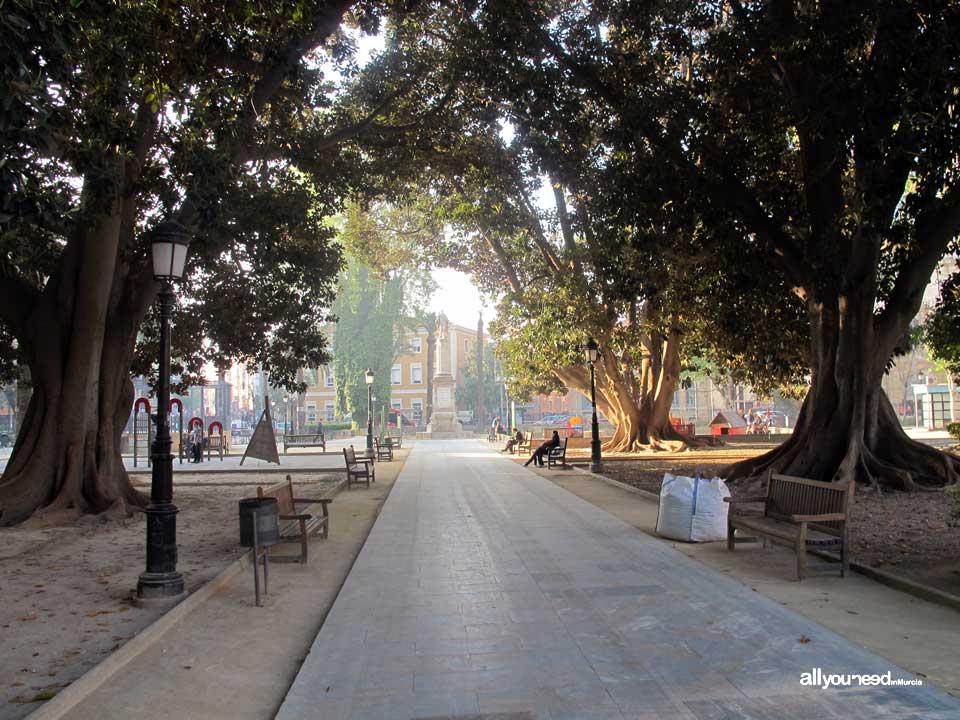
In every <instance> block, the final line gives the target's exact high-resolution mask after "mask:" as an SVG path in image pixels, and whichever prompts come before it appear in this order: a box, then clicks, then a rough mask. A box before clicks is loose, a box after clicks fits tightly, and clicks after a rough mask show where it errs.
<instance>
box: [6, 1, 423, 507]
mask: <svg viewBox="0 0 960 720" xmlns="http://www.w3.org/2000/svg"><path fill="white" fill-rule="evenodd" d="M405 9H406V8H405V4H403V7H402V8H401V11H405ZM348 11H349V12H348ZM392 12H393V11H392V9H391V3H390V2H389V1H387V0H384V2H374V1H363V2H346V1H344V0H339V1H337V0H328V1H319V0H314V1H308V0H303V1H298V0H291V1H290V2H281V3H273V4H267V5H263V4H257V3H249V2H234V3H226V4H224V3H218V2H208V1H207V0H196V1H191V2H184V3H175V4H163V3H160V4H157V3H138V2H119V3H97V2H86V3H79V2H71V3H61V2H50V1H49V0H14V1H13V2H7V3H4V4H3V6H2V7H0V33H2V34H3V37H4V43H3V47H2V49H0V82H2V87H3V91H2V95H3V98H4V102H3V103H2V105H3V107H2V110H0V153H2V155H3V157H4V161H3V163H2V165H0V335H2V339H3V340H4V342H0V347H2V348H3V350H2V351H0V362H6V363H7V369H8V371H9V363H10V361H11V360H15V361H16V362H18V363H19V364H21V365H22V366H24V367H28V368H29V370H30V376H31V379H32V385H33V395H32V398H31V401H30V406H29V409H28V410H27V413H26V416H25V418H24V423H23V427H22V431H21V432H20V433H19V435H18V438H17V444H16V447H15V448H14V452H13V455H12V456H11V458H10V461H9V462H8V464H7V466H6V469H5V471H4V474H3V479H2V481H0V522H2V523H5V524H6V523H11V522H17V521H19V520H21V519H23V518H25V517H27V516H28V515H30V514H31V513H33V512H34V511H36V510H38V509H44V510H69V511H70V512H99V511H102V510H104V509H106V508H108V507H122V506H124V505H126V504H140V503H142V502H144V498H143V496H142V495H141V494H140V493H138V492H137V491H136V490H134V488H133V487H132V485H131V484H130V482H129V479H128V478H127V475H126V472H125V471H124V469H123V464H122V462H121V458H120V454H119V439H120V433H121V432H122V428H123V426H124V424H125V421H126V419H127V417H128V414H129V411H130V406H131V401H132V387H131V383H130V370H131V367H132V366H133V364H134V358H135V356H136V353H137V351H138V337H140V335H139V333H140V330H141V325H142V323H143V321H144V319H145V318H146V317H148V315H149V313H150V309H151V304H152V300H153V298H154V297H155V294H156V290H157V287H156V283H155V282H154V281H153V279H152V272H151V267H150V261H149V243H150V237H151V232H152V230H153V228H155V227H156V226H157V225H158V223H160V222H162V221H176V222H178V223H179V224H180V225H181V226H182V227H184V228H185V229H186V231H187V233H188V234H189V235H190V237H191V240H192V242H191V249H190V260H189V268H188V276H187V278H186V280H185V282H184V283H183V286H182V288H181V293H180V297H181V312H180V313H179V314H178V317H177V319H176V321H175V323H176V326H177V331H176V333H175V337H177V341H178V347H177V354H178V356H179V364H180V365H181V369H183V370H184V371H185V375H184V377H188V376H189V374H190V373H191V372H194V373H195V372H196V370H197V369H198V368H199V367H200V365H201V364H202V362H203V361H204V360H216V361H218V362H219V363H220V364H222V363H223V362H224V361H225V359H226V358H228V357H231V356H233V357H237V358H239V359H240V360H241V361H245V362H248V363H250V364H252V365H261V364H262V365H263V366H264V367H267V368H268V369H269V370H270V372H271V375H272V376H273V377H274V379H275V381H277V382H280V383H284V384H291V385H295V384H296V380H295V372H296V368H298V367H301V366H302V365H303V364H305V363H310V364H314V363H321V362H323V361H324V360H325V358H326V355H325V346H324V341H323V337H322V333H320V332H319V329H320V326H321V325H322V322H323V317H324V314H325V308H326V307H328V306H329V303H330V300H331V296H332V284H331V283H332V280H333V278H334V277H335V274H336V272H337V270H338V268H339V254H338V251H337V249H336V248H335V247H334V246H332V245H331V244H330V242H329V240H330V237H331V233H330V230H329V229H328V228H325V227H324V226H323V225H322V219H323V218H324V217H326V216H328V215H330V214H332V213H334V212H335V211H336V210H337V209H338V206H339V202H340V200H341V199H342V198H343V196H344V195H345V194H346V193H347V192H348V191H350V190H351V189H356V188H360V187H363V186H365V185H367V184H370V183H371V182H372V180H371V176H370V175H369V174H368V171H369V167H368V166H369V155H367V154H365V153H362V152H360V151H359V150H358V149H357V147H356V146H355V144H351V143H355V142H356V141H357V138H358V137H359V136H360V135H361V134H363V133H375V134H376V135H377V138H378V139H382V138H384V137H385V136H387V135H389V134H390V132H391V130H390V127H391V125H392V122H391V121H392V118H393V115H392V113H394V112H399V113H401V114H404V113H406V111H407V110H411V109H412V112H414V114H415V113H417V112H422V111H423V109H424V107H425V106H426V104H425V103H423V102H422V98H421V99H415V98H413V97H411V96H413V95H416V94H417V92H419V90H420V86H418V85H416V84H415V83H414V78H415V77H416V74H417V73H418V72H419V71H418V69H416V68H411V67H409V66H405V65H404V64H403V59H402V58H399V57H398V56H396V55H393V56H391V57H390V58H389V59H387V60H384V62H383V63H373V64H372V67H371V72H370V73H369V74H367V75H364V76H362V77H360V76H359V75H358V74H357V66H356V62H355V59H354V55H355V53H354V49H355V41H354V38H355V36H356V35H357V33H359V32H368V33H369V32H376V31H377V30H378V28H379V25H380V22H381V20H382V19H383V18H384V17H385V16H387V15H389V14H390V13H392ZM348 26H349V27H348ZM390 63H393V64H392V65H391V64H390ZM404 117H405V119H406V121H409V120H410V118H411V116H410V115H409V114H404ZM305 173H306V174H308V175H309V181H307V180H306V179H305ZM154 334H155V333H153V332H152V328H151V325H150V323H148V325H147V326H146V328H145V329H144V333H143V335H142V339H143V342H142V343H141V344H140V347H139V349H141V350H144V351H147V354H149V351H150V349H151V336H153V335H154ZM144 368H145V365H144V364H141V365H140V366H139V369H141V370H142V369H144ZM7 374H9V372H8V373H7Z"/></svg>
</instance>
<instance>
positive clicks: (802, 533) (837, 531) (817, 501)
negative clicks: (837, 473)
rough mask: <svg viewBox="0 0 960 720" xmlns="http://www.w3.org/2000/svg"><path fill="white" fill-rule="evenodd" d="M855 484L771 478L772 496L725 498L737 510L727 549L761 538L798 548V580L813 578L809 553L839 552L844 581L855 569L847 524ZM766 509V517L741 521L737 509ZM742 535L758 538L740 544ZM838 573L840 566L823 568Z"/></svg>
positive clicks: (729, 519) (729, 518)
mask: <svg viewBox="0 0 960 720" xmlns="http://www.w3.org/2000/svg"><path fill="white" fill-rule="evenodd" d="M852 498H853V483H852V482H844V483H832V482H820V481H818V480H808V479H807V478H799V477H792V476H790V475H771V476H770V479H769V481H768V483H767V494H766V495H758V496H753V497H745V498H725V500H726V501H727V502H729V503H731V505H733V507H731V508H730V513H729V515H728V516H727V549H728V550H730V551H732V550H733V549H734V546H735V545H736V543H738V542H755V541H756V540H757V536H759V537H761V538H763V541H764V544H766V541H767V540H770V541H771V542H774V543H777V544H781V545H787V546H789V547H793V548H794V549H795V550H796V553H797V579H798V580H803V578H804V575H806V572H807V567H808V566H807V547H808V546H809V547H815V548H817V549H821V550H830V549H839V551H840V577H844V575H846V571H847V570H848V569H849V567H850V548H849V543H850V541H849V535H848V529H847V519H848V518H849V507H850V501H851V499H852ZM761 502H762V503H763V515H762V516H759V515H740V514H737V513H735V512H734V510H735V508H736V506H737V505H743V504H747V503H761ZM737 530H742V531H744V533H745V534H747V535H750V536H752V537H749V538H738V537H736V532H737ZM818 566H822V567H835V564H834V563H829V564H824V563H818Z"/></svg>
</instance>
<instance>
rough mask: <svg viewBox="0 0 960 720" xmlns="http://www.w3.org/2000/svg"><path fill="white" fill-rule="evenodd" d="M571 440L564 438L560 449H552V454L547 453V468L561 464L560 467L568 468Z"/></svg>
mask: <svg viewBox="0 0 960 720" xmlns="http://www.w3.org/2000/svg"><path fill="white" fill-rule="evenodd" d="M568 440H569V438H564V439H563V442H562V443H560V445H559V447H555V448H551V449H550V452H549V453H547V467H548V468H552V467H553V466H554V465H557V464H559V465H560V467H562V468H565V467H566V466H567V441H568Z"/></svg>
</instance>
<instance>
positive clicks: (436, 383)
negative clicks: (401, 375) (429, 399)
mask: <svg viewBox="0 0 960 720" xmlns="http://www.w3.org/2000/svg"><path fill="white" fill-rule="evenodd" d="M435 337H436V343H435V346H436V353H437V354H436V358H435V359H434V363H433V366H434V368H435V371H434V375H433V415H431V417H430V422H429V424H428V425H427V432H428V433H432V434H434V436H435V435H436V433H459V432H460V422H459V420H457V407H456V393H455V390H456V381H455V380H454V379H453V373H452V371H451V369H450V321H449V320H447V316H446V315H444V314H443V313H440V316H439V317H438V318H437V329H436V333H435Z"/></svg>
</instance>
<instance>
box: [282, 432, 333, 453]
mask: <svg viewBox="0 0 960 720" xmlns="http://www.w3.org/2000/svg"><path fill="white" fill-rule="evenodd" d="M292 447H319V448H320V449H322V450H323V452H326V451H327V439H326V438H325V437H324V436H323V433H322V432H318V433H313V434H309V435H286V434H284V436H283V454H284V455H286V454H287V448H292Z"/></svg>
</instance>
